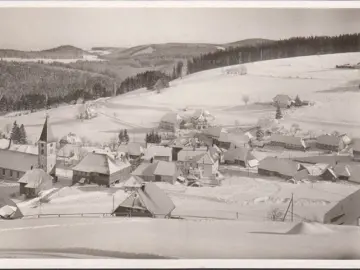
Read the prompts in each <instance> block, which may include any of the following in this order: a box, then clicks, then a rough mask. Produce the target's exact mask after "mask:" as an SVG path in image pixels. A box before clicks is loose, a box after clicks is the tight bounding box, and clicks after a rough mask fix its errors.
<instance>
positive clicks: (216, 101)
mask: <svg viewBox="0 0 360 270" xmlns="http://www.w3.org/2000/svg"><path fill="white" fill-rule="evenodd" d="M83 11H84V10H83ZM12 12H13V13H14V14H17V13H16V12H20V11H15V10H13V11H12ZM29 12H35V11H34V10H30V11H29ZM37 12H39V14H40V13H41V10H40V11H37ZM42 12H44V13H45V11H42ZM89 12H90V11H89ZM91 12H95V11H91ZM98 12H99V14H100V13H101V16H110V17H109V18H110V19H109V20H112V19H114V20H118V19H116V18H118V17H116V18H112V17H111V16H113V15H114V14H117V12H119V11H115V10H113V11H111V12H110V11H101V12H100V11H98ZM107 12H108V13H107ZM127 12H128V11H127ZM132 12H134V15H133V16H140V15H136V10H133V11H132ZM154 12H155V11H154ZM171 12H172V11H171ZM171 12H170V13H171ZM189 12H190V11H189ZM198 12H199V14H200V13H201V12H202V11H198ZM216 12H217V11H216ZM237 12H240V10H239V11H232V12H230V13H231V14H230V13H229V18H228V19H229V21H231V18H232V17H233V16H234V14H238V13H237ZM242 12H244V11H242ZM246 12H248V11H246ZM258 12H260V11H258V10H257V11H256V10H254V12H253V13H252V14H253V15H254V16H255V15H256V16H259V15H257V14H258ZM261 12H262V13H264V16H267V15H266V14H267V13H268V14H275V13H276V12H277V11H275V10H274V11H269V10H265V11H261ZM261 12H260V13H261ZM272 12H273V13H272ZM289 12H290V11H289ZM291 12H294V14H295V13H296V12H299V13H296V14H302V13H301V12H304V13H306V12H309V14H310V13H311V12H312V11H311V10H309V11H291ZM318 12H323V16H325V17H326V16H327V15H326V14H327V12H328V11H326V10H322V11H318ZM334 12H335V11H334ZM336 12H345V11H340V10H339V11H336ZM349 12H350V11H349ZM0 13H4V11H3V10H1V8H0ZM84 13H86V12H85V11H84ZM120 13H121V12H120ZM120 13H119V14H120ZM160 13H161V12H160V11H159V13H156V14H160ZM195 13H196V12H193V13H191V12H190V13H189V16H190V14H192V15H193V14H195ZM205 13H206V12H205ZM205 13H204V14H205ZM240 13H241V12H240ZM240 13H239V14H240ZM250 13H251V12H250ZM345 13H346V12H345ZM74 14H75V13H74ZM121 14H122V13H121ZM149 14H150V15H149V18H150V17H151V18H152V16H153V15H151V14H152V13H151V12H150V13H149ZM154 14H155V13H154ZM201 14H202V13H201ZM219 14H222V11H220V10H219ZM224 14H227V13H226V12H224ZM224 14H223V15H224ZM241 14H242V13H241ZM351 14H353V15H349V16H350V17H351V16H355V15H354V14H358V15H360V13H359V12H358V10H354V11H352V13H351ZM63 15H64V16H65V13H64V14H63ZM192 15H191V16H192ZM223 15H222V16H223ZM16 16H20V13H19V14H18V15H16ZM16 16H15V15H14V16H12V17H11V18H16ZM99 16H100V15H99ZM154 16H157V15H154ZM174 16H175V13H174ZM176 16H180V15H176ZM204 16H205V17H206V16H208V15H204ZM224 16H226V15H224ZM248 16H249V18H250V17H251V15H250V14H248ZM299 16H300V15H299ZM309 16H310V15H309ZM311 16H315V15H314V14H313V15H311ZM349 16H348V17H349ZM1 18H4V17H3V16H1V14H0V21H2V20H4V21H5V20H8V21H9V22H10V21H12V20H11V18H10V17H9V16H7V17H6V18H7V19H1ZM226 18H227V17H224V20H226ZM329 18H331V17H329ZM59 19H60V17H59ZM123 20H125V19H123ZM204 20H205V19H204ZM249 20H250V19H249ZM329 20H330V19H329ZM356 20H357V21H359V20H360V16H358V17H356V16H355V17H354V21H356ZM65 21H66V20H65ZM206 21H207V20H206ZM171 23H174V22H173V21H170V24H171ZM264 23H265V22H264ZM356 23H360V22H356ZM356 23H355V24H356ZM273 24H274V25H278V24H277V23H276V22H273ZM153 25H156V23H154V24H153ZM259 25H260V24H259ZM281 25H284V23H281ZM37 27H39V26H37ZM44 27H45V26H44ZM199 27H200V28H199V29H201V27H202V26H199ZM263 27H264V28H266V27H265V24H264V26H263ZM329 27H330V26H329ZM16 29H17V28H14V30H13V31H20V30H16ZM266 29H267V28H266ZM282 29H283V28H282V27H280V26H279V29H278V32H279V33H280V32H281V31H285V30H284V29H283V30H282ZM326 29H327V26H326V24H321V25H318V27H317V28H316V29H315V30H316V31H317V32H316V31H315V30H314V32H316V33H317V34H316V35H314V34H301V35H300V34H296V33H294V34H293V35H291V36H289V37H288V38H276V36H274V37H273V39H270V38H269V39H265V38H263V37H262V36H259V38H258V39H249V38H246V35H245V34H244V38H243V39H242V40H240V39H239V40H240V41H238V42H234V43H220V42H216V40H217V34H216V31H215V32H213V33H212V36H213V38H214V44H210V43H209V44H205V43H200V42H199V44H196V43H191V42H188V43H186V42H187V41H184V43H165V42H159V44H155V43H151V44H150V42H149V43H148V45H141V46H140V45H139V46H134V47H131V46H129V47H127V48H120V47H119V48H118V47H106V46H103V47H100V46H98V47H92V48H91V50H85V49H80V48H78V47H75V46H70V45H66V46H60V47H56V48H54V49H47V50H38V51H36V50H30V49H29V50H20V49H19V50H8V49H10V48H8V47H7V45H6V44H10V43H2V42H0V47H1V48H0V58H1V61H0V240H1V241H0V258H34V257H35V258H53V257H56V254H63V255H62V256H64V257H67V258H109V257H110V258H137V259H154V258H155V259H156V258H167V259H319V260H320V259H332V260H354V259H359V258H360V245H359V240H360V228H359V225H360V120H359V117H358V115H359V112H360V111H359V110H360V109H359V108H360V107H359V106H358V104H360V103H359V102H360V94H359V91H360V34H358V33H356V31H355V30H354V31H352V34H347V33H349V30H347V31H345V32H346V34H345V32H344V33H342V32H339V33H334V34H332V35H326V36H325V35H324V34H323V33H328V32H329V31H327V30H326ZM340 29H341V28H340ZM344 30H345V29H344ZM0 31H2V30H1V28H0ZM74 31H75V30H74ZM154 31H155V30H154ZM229 31H230V30H229ZM305 32H306V31H304V33H305ZM314 32H311V33H314ZM284 33H285V32H284ZM329 33H330V32H329ZM17 35H20V34H19V33H18V34H17ZM229 36H231V35H229ZM240 36H241V35H240ZM62 37H63V36H62ZM234 37H235V39H236V35H234ZM64 38H65V37H64ZM124 38H125V37H124ZM179 39H180V38H179ZM59 40H60V39H59ZM112 40H113V42H115V41H114V39H112ZM66 41H67V40H66V39H64V42H66ZM110 41H111V40H110ZM180 41H181V39H180ZM180 41H179V42H180ZM34 44H35V43H34ZM79 44H80V43H79ZM93 44H98V43H95V42H94V43H93ZM99 44H101V43H99ZM119 44H120V43H119ZM5 45H6V46H5ZM30 45H31V44H30ZM80 45H81V44H80ZM80 45H77V46H79V47H80ZM3 47H6V48H3ZM62 60H64V61H62ZM65 60H66V61H65ZM70 60H73V61H70ZM35 232H36V233H35ZM114 235H116V237H114ZM120 240H121V241H120ZM290 247H291V248H290ZM54 254H55V255H54ZM60 257H61V256H60V255H59V258H60ZM56 258H57V257H56Z"/></svg>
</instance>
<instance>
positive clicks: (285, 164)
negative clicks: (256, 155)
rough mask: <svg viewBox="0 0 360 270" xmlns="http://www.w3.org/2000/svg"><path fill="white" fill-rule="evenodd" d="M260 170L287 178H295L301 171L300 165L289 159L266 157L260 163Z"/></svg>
mask: <svg viewBox="0 0 360 270" xmlns="http://www.w3.org/2000/svg"><path fill="white" fill-rule="evenodd" d="M258 168H259V169H262V170H267V171H272V172H277V173H279V174H281V175H285V176H294V175H295V174H296V173H297V171H298V169H299V164H298V163H296V162H294V161H292V160H289V159H282V158H274V157H266V158H265V159H263V160H261V161H260V162H259V166H258Z"/></svg>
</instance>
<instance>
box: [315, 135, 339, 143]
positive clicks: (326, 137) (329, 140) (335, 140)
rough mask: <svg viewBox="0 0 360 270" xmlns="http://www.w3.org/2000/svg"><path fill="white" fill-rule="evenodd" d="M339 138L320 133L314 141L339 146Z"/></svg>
mask: <svg viewBox="0 0 360 270" xmlns="http://www.w3.org/2000/svg"><path fill="white" fill-rule="evenodd" d="M340 141H341V138H340V137H338V136H334V135H321V136H319V137H317V139H316V142H317V143H319V144H324V145H331V146H339V144H340Z"/></svg>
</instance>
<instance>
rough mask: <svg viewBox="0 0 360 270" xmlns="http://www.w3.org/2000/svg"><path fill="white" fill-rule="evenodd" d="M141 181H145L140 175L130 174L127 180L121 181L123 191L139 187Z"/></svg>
mask: <svg viewBox="0 0 360 270" xmlns="http://www.w3.org/2000/svg"><path fill="white" fill-rule="evenodd" d="M143 183H145V181H144V180H143V179H142V178H141V177H139V176H136V175H131V176H130V178H129V179H128V180H126V181H125V182H123V185H122V188H123V189H124V190H125V191H134V190H136V189H138V188H141V186H142V185H143Z"/></svg>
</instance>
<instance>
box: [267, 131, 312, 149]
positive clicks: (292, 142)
mask: <svg viewBox="0 0 360 270" xmlns="http://www.w3.org/2000/svg"><path fill="white" fill-rule="evenodd" d="M270 145H273V146H281V147H284V148H287V149H296V150H306V149H307V148H309V146H308V145H307V144H306V143H305V141H304V140H303V139H302V138H300V137H295V136H285V135H280V134H272V135H271V138H270Z"/></svg>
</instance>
